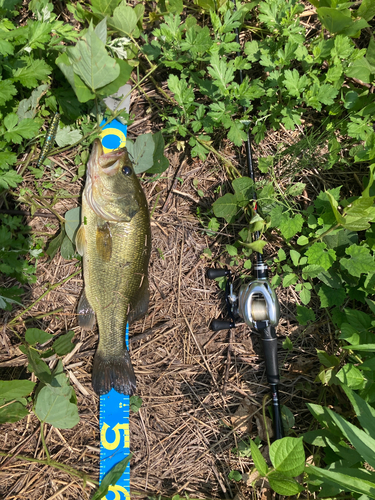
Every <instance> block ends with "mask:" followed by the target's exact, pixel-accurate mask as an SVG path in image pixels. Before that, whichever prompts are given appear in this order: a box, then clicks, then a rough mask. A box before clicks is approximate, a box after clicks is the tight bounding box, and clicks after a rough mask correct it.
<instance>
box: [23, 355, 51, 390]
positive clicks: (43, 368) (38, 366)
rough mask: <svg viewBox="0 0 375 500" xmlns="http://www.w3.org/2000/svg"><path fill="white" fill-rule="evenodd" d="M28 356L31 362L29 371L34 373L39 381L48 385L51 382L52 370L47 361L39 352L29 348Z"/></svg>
mask: <svg viewBox="0 0 375 500" xmlns="http://www.w3.org/2000/svg"><path fill="white" fill-rule="evenodd" d="M26 354H27V357H28V360H29V366H28V368H29V370H31V371H33V372H34V373H35V375H36V376H37V377H38V379H39V380H41V381H42V382H44V383H46V384H48V383H49V382H50V380H51V370H50V369H49V366H48V365H47V363H46V362H45V361H43V360H42V359H41V357H40V356H39V353H38V351H36V350H35V349H33V348H27V349H26Z"/></svg>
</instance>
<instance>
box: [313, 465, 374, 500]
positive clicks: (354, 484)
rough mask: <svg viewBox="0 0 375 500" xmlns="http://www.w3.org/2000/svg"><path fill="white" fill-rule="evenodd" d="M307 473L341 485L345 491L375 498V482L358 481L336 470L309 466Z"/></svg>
mask: <svg viewBox="0 0 375 500" xmlns="http://www.w3.org/2000/svg"><path fill="white" fill-rule="evenodd" d="M307 471H308V472H309V471H312V473H313V474H314V475H316V476H317V477H321V478H324V479H326V480H328V481H330V482H331V483H333V484H336V485H339V486H340V487H341V488H342V489H343V490H344V491H349V492H351V493H360V494H363V495H367V496H368V497H369V498H374V496H375V483H374V482H371V481H366V480H364V479H358V478H356V477H353V476H350V475H349V474H342V473H340V472H335V471H334V470H326V469H321V468H319V467H315V466H314V465H308V469H307Z"/></svg>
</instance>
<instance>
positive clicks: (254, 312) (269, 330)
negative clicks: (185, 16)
mask: <svg viewBox="0 0 375 500" xmlns="http://www.w3.org/2000/svg"><path fill="white" fill-rule="evenodd" d="M233 4H234V9H235V8H236V6H235V2H234V1H233ZM236 41H237V43H238V44H240V39H239V31H238V28H236ZM237 54H238V55H241V54H240V53H237ZM239 76H240V84H242V82H243V75H242V70H241V69H240V71H239ZM246 111H247V109H246V107H244V112H245V113H246ZM245 147H246V163H247V169H248V172H249V176H250V178H251V179H252V181H253V182H254V184H255V174H254V167H253V156H252V148H251V140H250V132H249V129H248V131H247V140H246V143H245ZM252 196H253V200H254V212H255V213H256V210H257V204H256V193H255V189H254V188H253V193H252ZM259 238H260V234H259V231H256V232H255V233H254V240H255V241H257V240H258V239H259ZM255 260H256V261H255V264H254V271H255V280H254V281H251V282H250V283H248V284H244V285H242V286H241V288H240V291H239V294H238V296H237V295H235V293H234V292H233V276H232V273H231V272H230V270H228V269H208V270H207V277H208V278H209V279H215V278H219V277H224V276H225V277H226V278H227V282H226V288H225V300H226V304H227V311H228V316H229V318H230V319H229V320H227V321H224V320H217V319H214V320H213V321H212V322H211V329H212V330H214V331H219V330H227V329H230V328H235V327H236V321H235V316H236V315H238V316H240V317H241V318H242V319H243V320H244V321H245V323H246V324H247V325H248V326H249V327H250V328H251V329H253V330H256V331H257V332H259V333H260V334H261V339H262V344H263V351H264V359H265V363H266V375H267V381H268V383H269V385H270V387H271V392H272V408H273V419H274V433H275V439H280V438H282V437H283V426H282V420H281V409H280V403H279V391H278V386H279V382H280V377H279V369H278V362H277V336H276V326H277V324H278V322H279V319H280V306H279V301H278V298H277V295H276V293H275V291H274V290H273V289H272V288H271V285H270V283H269V281H268V266H267V264H266V263H265V262H264V260H263V255H262V254H261V253H260V252H256V259H255Z"/></svg>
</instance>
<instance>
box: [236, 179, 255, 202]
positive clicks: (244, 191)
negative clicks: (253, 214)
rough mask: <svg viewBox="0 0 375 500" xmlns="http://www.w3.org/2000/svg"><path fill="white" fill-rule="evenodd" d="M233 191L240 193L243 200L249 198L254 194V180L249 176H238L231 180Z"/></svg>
mask: <svg viewBox="0 0 375 500" xmlns="http://www.w3.org/2000/svg"><path fill="white" fill-rule="evenodd" d="M232 186H233V189H234V192H235V193H236V194H237V195H241V197H243V198H244V199H245V200H248V201H249V200H251V199H252V198H253V196H254V181H253V180H252V179H250V177H238V178H237V179H234V181H233V182H232Z"/></svg>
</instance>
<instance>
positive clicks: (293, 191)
mask: <svg viewBox="0 0 375 500" xmlns="http://www.w3.org/2000/svg"><path fill="white" fill-rule="evenodd" d="M305 187H306V184H305V183H304V182H294V183H293V184H290V185H289V186H288V188H287V190H286V192H285V194H286V195H287V196H300V195H301V194H302V193H303V191H304V189H305Z"/></svg>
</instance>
